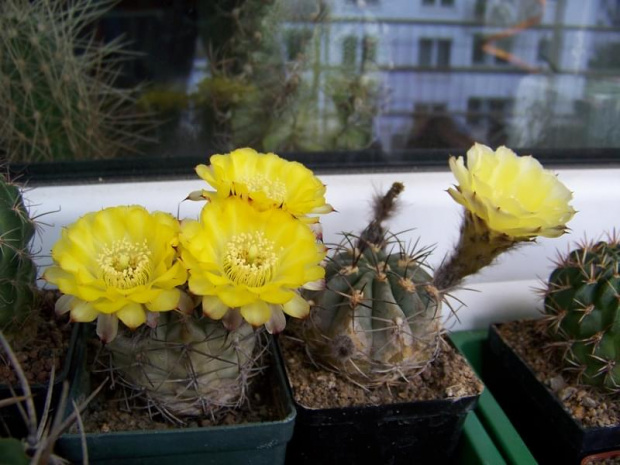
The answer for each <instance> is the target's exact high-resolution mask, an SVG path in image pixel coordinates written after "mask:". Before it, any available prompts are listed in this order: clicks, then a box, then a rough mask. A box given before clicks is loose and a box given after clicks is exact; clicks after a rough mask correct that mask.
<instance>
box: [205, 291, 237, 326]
mask: <svg viewBox="0 0 620 465" xmlns="http://www.w3.org/2000/svg"><path fill="white" fill-rule="evenodd" d="M228 310H230V307H229V306H228V305H226V304H225V303H224V302H222V301H221V300H220V299H218V298H217V297H215V296H210V295H206V296H204V297H203V298H202V312H203V313H204V314H205V315H207V316H208V317H209V318H212V319H214V320H219V319H220V318H222V317H223V316H224V315H225V314H226V312H227V311H228Z"/></svg>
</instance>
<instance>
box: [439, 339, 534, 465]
mask: <svg viewBox="0 0 620 465" xmlns="http://www.w3.org/2000/svg"><path fill="white" fill-rule="evenodd" d="M487 335H488V330H486V329H483V330H474V331H457V332H454V333H452V334H450V339H451V340H452V342H453V343H454V345H455V346H456V348H457V349H458V350H459V351H460V352H461V353H462V354H463V355H464V356H465V358H466V359H467V361H468V362H469V364H470V365H471V366H472V368H473V369H474V371H475V372H476V374H477V375H478V376H479V377H481V371H482V352H483V348H484V343H485V341H486V340H487ZM481 378H482V377H481ZM458 452H459V455H458V457H459V461H458V462H457V463H459V464H465V465H473V464H490V465H491V464H492V465H495V464H499V465H502V464H507V465H528V464H532V465H536V464H537V462H536V460H535V459H534V456H533V455H532V454H531V453H530V451H529V449H528V448H527V446H526V445H525V443H524V442H523V440H522V439H521V436H519V434H518V433H517V431H516V430H515V428H514V427H513V426H512V423H510V420H508V417H507V416H506V414H505V413H504V411H503V410H502V409H501V407H500V406H499V404H498V403H497V402H496V401H495V398H494V397H493V394H491V392H490V391H489V390H488V389H486V388H485V390H484V392H483V393H482V395H481V396H480V399H479V400H478V405H477V407H476V408H475V409H474V411H472V412H470V413H469V415H468V417H467V420H466V421H465V428H464V431H463V436H462V439H461V443H460V445H459V451H458Z"/></svg>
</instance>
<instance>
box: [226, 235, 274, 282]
mask: <svg viewBox="0 0 620 465" xmlns="http://www.w3.org/2000/svg"><path fill="white" fill-rule="evenodd" d="M281 250H282V247H280V251H281ZM277 261H278V259H277V255H276V253H275V252H274V243H273V241H270V240H269V239H266V238H265V234H264V233H263V232H262V231H256V232H253V233H240V234H237V235H235V236H233V237H232V238H230V240H229V241H228V244H227V245H226V253H225V255H224V262H223V267H224V271H225V272H226V276H228V278H230V280H231V281H233V282H234V283H235V284H237V285H241V284H242V285H246V286H249V287H260V286H263V285H265V284H266V283H267V282H268V281H270V280H271V278H272V277H273V275H274V268H275V266H276V263H277Z"/></svg>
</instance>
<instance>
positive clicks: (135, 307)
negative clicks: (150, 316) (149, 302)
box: [116, 302, 146, 329]
mask: <svg viewBox="0 0 620 465" xmlns="http://www.w3.org/2000/svg"><path fill="white" fill-rule="evenodd" d="M116 316H117V317H118V319H119V320H121V321H122V322H123V323H125V325H126V326H127V327H128V328H131V329H135V328H137V327H138V326H140V325H141V324H143V323H144V322H146V312H145V311H144V307H143V306H142V305H140V304H136V303H133V302H132V303H130V304H127V305H125V306H124V307H123V308H121V309H120V310H119V311H118V312H117V313H116Z"/></svg>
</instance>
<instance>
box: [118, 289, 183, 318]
mask: <svg viewBox="0 0 620 465" xmlns="http://www.w3.org/2000/svg"><path fill="white" fill-rule="evenodd" d="M180 298H181V291H180V290H179V289H165V290H161V291H160V292H159V295H158V296H157V297H155V298H153V299H152V300H151V301H150V302H147V303H146V308H147V309H148V310H150V311H151V312H167V311H169V310H174V309H175V308H176V307H177V305H178V304H179V299H180ZM119 318H120V316H119Z"/></svg>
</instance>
